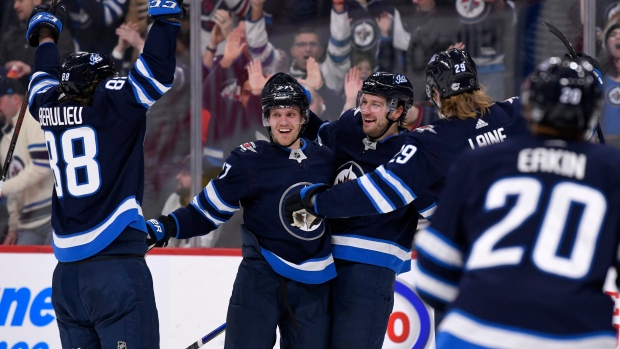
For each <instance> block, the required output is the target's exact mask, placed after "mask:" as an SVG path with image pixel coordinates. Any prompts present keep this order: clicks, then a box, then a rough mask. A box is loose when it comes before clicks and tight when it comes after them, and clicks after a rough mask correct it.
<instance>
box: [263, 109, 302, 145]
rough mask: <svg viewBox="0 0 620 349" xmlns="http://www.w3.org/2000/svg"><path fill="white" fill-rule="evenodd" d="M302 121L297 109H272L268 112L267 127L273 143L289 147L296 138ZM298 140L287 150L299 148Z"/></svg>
mask: <svg viewBox="0 0 620 349" xmlns="http://www.w3.org/2000/svg"><path fill="white" fill-rule="evenodd" d="M303 122H304V119H303V118H302V117H301V112H300V109H299V108H287V107H284V108H273V109H271V110H270V111H269V126H270V127H271V136H272V137H273V141H274V142H275V143H277V144H280V145H283V146H284V145H289V144H291V142H292V141H293V140H294V139H295V138H297V136H298V135H299V131H301V125H302V123H303ZM299 145H300V140H299V139H298V140H297V141H296V142H295V144H293V145H290V146H289V148H291V149H295V148H299Z"/></svg>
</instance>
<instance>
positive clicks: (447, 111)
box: [439, 88, 495, 120]
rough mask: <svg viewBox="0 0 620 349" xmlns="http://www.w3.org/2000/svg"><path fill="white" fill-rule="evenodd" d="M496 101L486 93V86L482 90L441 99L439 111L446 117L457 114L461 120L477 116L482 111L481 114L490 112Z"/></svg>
mask: <svg viewBox="0 0 620 349" xmlns="http://www.w3.org/2000/svg"><path fill="white" fill-rule="evenodd" d="M493 103H495V101H493V99H492V98H491V97H489V96H488V95H487V94H486V88H482V89H481V90H476V91H470V92H464V93H461V94H458V95H456V96H452V97H448V98H446V99H442V100H441V108H439V112H440V113H441V114H442V115H445V116H446V117H450V116H455V117H457V118H459V119H461V120H465V119H468V118H475V117H476V116H477V115H478V110H479V111H480V116H481V117H482V116H484V114H486V113H488V112H489V108H490V107H491V106H492V105H493Z"/></svg>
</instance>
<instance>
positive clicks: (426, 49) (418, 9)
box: [405, 0, 460, 102]
mask: <svg viewBox="0 0 620 349" xmlns="http://www.w3.org/2000/svg"><path fill="white" fill-rule="evenodd" d="M413 4H414V5H415V12H414V13H413V15H412V16H411V17H410V18H408V21H407V22H408V23H409V30H410V40H409V41H408V45H407V48H406V50H407V54H406V69H405V70H406V74H407V76H408V77H409V78H410V79H411V83H412V85H413V91H414V95H415V97H416V101H418V102H424V101H427V97H426V93H425V91H424V86H425V85H426V80H425V79H426V66H427V64H428V62H429V61H430V59H431V57H432V56H433V54H434V53H435V52H438V51H441V50H445V49H446V48H447V47H449V46H450V45H452V44H453V43H454V42H456V39H457V33H458V30H459V27H460V26H459V25H458V24H455V18H454V10H453V8H451V7H450V8H448V7H447V6H438V5H436V4H435V0H413ZM451 6H452V5H451Z"/></svg>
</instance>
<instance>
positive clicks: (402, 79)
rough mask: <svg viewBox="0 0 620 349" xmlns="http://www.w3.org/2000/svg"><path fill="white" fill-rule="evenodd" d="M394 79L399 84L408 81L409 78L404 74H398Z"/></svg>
mask: <svg viewBox="0 0 620 349" xmlns="http://www.w3.org/2000/svg"><path fill="white" fill-rule="evenodd" d="M394 81H396V83H397V84H403V83H405V82H407V78H406V77H405V76H404V75H396V78H394Z"/></svg>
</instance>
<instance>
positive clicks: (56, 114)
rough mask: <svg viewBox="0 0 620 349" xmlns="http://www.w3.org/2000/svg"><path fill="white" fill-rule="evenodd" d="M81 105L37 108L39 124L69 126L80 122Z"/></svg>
mask: <svg viewBox="0 0 620 349" xmlns="http://www.w3.org/2000/svg"><path fill="white" fill-rule="evenodd" d="M82 110H83V107H78V106H75V107H53V108H39V123H40V124H41V126H66V125H68V126H71V125H81V124H82Z"/></svg>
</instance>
